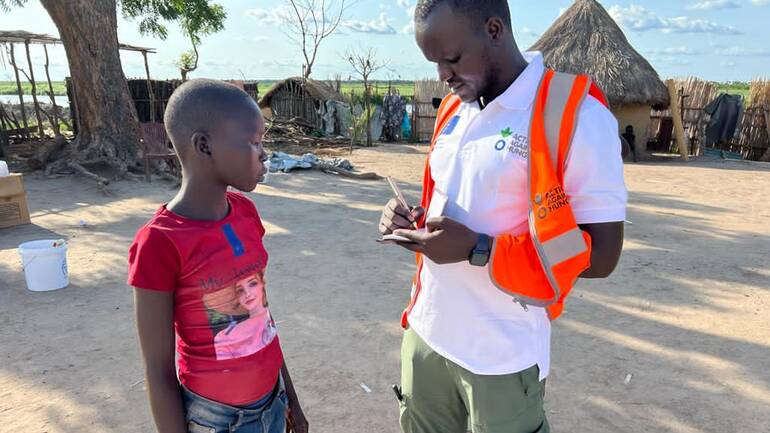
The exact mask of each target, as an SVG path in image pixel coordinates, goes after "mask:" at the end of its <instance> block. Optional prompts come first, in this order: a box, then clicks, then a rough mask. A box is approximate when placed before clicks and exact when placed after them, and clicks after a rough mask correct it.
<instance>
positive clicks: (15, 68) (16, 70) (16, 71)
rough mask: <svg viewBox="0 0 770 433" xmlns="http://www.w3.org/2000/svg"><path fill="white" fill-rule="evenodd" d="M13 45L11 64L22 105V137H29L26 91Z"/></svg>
mask: <svg viewBox="0 0 770 433" xmlns="http://www.w3.org/2000/svg"><path fill="white" fill-rule="evenodd" d="M10 45H11V64H12V65H13V72H14V74H15V75H16V91H17V92H18V94H19V104H21V107H20V108H21V124H22V125H23V126H24V132H23V133H22V136H24V137H26V136H27V130H28V129H29V124H28V123H27V110H26V109H25V108H24V90H23V89H22V88H21V80H20V79H19V68H18V66H16V56H15V55H14V50H13V44H10Z"/></svg>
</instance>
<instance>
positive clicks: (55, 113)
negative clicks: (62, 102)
mask: <svg viewBox="0 0 770 433" xmlns="http://www.w3.org/2000/svg"><path fill="white" fill-rule="evenodd" d="M43 51H44V52H45V78H46V80H47V81H48V96H49V97H50V98H51V104H52V105H53V123H52V124H51V126H52V127H53V132H54V134H55V135H61V131H60V130H59V106H58V105H56V97H55V95H54V94H53V84H51V74H50V73H49V71H48V63H49V62H48V45H47V44H43Z"/></svg>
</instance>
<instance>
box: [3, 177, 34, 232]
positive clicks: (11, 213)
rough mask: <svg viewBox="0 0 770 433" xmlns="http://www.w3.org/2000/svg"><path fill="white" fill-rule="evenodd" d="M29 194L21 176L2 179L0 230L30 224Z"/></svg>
mask: <svg viewBox="0 0 770 433" xmlns="http://www.w3.org/2000/svg"><path fill="white" fill-rule="evenodd" d="M29 223H30V220H29V207H28V206H27V192H26V191H25V190H24V182H23V181H22V176H21V175H20V174H11V175H10V176H6V177H0V228H5V227H13V226H18V225H22V224H29Z"/></svg>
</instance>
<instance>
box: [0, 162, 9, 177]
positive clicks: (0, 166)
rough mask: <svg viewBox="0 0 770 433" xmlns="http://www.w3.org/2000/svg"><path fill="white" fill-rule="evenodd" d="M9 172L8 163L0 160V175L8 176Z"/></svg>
mask: <svg viewBox="0 0 770 433" xmlns="http://www.w3.org/2000/svg"><path fill="white" fill-rule="evenodd" d="M10 175H11V172H10V171H8V164H6V162H5V161H0V177H6V176H10Z"/></svg>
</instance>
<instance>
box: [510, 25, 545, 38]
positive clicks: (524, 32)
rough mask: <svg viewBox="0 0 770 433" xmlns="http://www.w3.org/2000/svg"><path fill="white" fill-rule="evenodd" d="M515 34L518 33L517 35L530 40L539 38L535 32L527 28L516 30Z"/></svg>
mask: <svg viewBox="0 0 770 433" xmlns="http://www.w3.org/2000/svg"><path fill="white" fill-rule="evenodd" d="M516 33H518V34H519V35H525V36H529V37H532V38H537V37H539V36H540V35H539V34H538V33H537V32H536V31H534V30H532V29H530V28H529V27H522V28H521V29H518V30H517V31H516Z"/></svg>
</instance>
